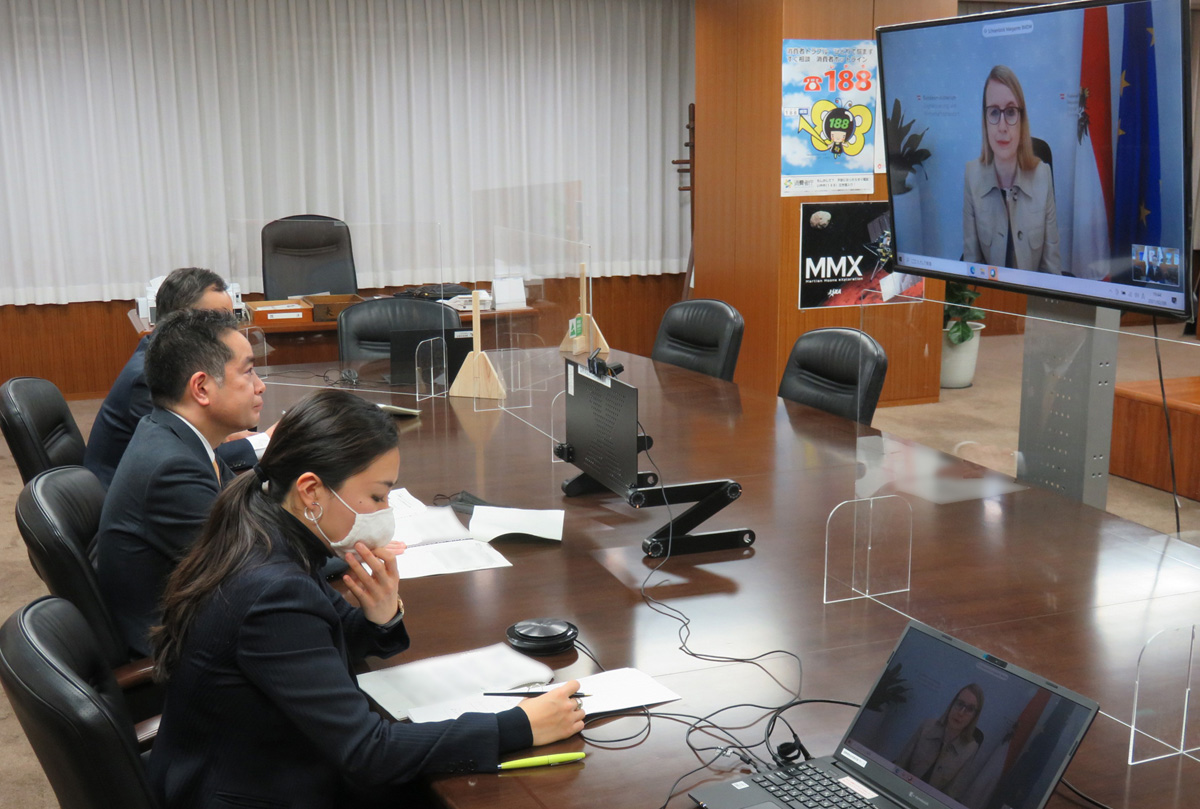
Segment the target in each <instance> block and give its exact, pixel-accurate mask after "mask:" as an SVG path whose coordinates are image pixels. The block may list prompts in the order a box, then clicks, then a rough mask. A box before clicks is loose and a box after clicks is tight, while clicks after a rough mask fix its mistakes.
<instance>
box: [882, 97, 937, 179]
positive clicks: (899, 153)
mask: <svg viewBox="0 0 1200 809" xmlns="http://www.w3.org/2000/svg"><path fill="white" fill-rule="evenodd" d="M915 123H916V121H915V120H914V121H908V122H907V123H905V121H904V111H903V110H902V109H901V108H900V99H896V100H895V102H893V104H892V114H891V115H889V116H887V121H886V124H885V125H886V126H887V144H888V173H889V175H890V177H889V184H890V186H891V189H892V194H893V195H894V196H898V195H900V194H905V193H907V192H909V191H911V190H912V187H911V186H910V185H909V184H908V175H910V174H912V173H913V172H914V171H916V169H917V166H920V165H921V164H922V163H924V162H925V161H926V160H928V159H929V157H930V155H931V152H930V151H929V150H928V149H922V148H921V141H922V140H923V139H924V137H925V133H926V132H928V131H929V130H928V129H925V130H923V131H922V132H920V133H919V134H916V135H910V134H909V131H910V130H911V129H912V128H913V124H915ZM924 170H925V169H924V167H922V168H921V171H924Z"/></svg>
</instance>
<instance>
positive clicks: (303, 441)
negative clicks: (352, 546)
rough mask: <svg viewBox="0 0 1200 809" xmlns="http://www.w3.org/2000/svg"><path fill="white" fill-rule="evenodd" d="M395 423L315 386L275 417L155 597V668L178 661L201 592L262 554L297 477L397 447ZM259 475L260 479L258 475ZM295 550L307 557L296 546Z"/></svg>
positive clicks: (349, 465) (338, 478) (342, 467)
mask: <svg viewBox="0 0 1200 809" xmlns="http://www.w3.org/2000/svg"><path fill="white" fill-rule="evenodd" d="M396 440H397V436H396V427H395V424H393V422H392V420H391V418H390V417H389V416H388V415H387V414H385V413H383V412H382V411H381V410H380V409H379V408H378V407H376V406H375V405H374V404H372V403H370V402H367V401H365V400H363V399H360V398H359V397H357V396H355V395H353V394H351V393H347V392H346V391H342V390H334V389H326V390H322V391H318V392H317V393H314V394H313V395H311V396H309V397H308V398H306V399H304V400H303V401H301V402H300V403H299V404H297V405H296V406H295V407H293V408H292V409H291V410H289V411H288V412H287V415H286V416H284V417H283V419H281V420H280V422H279V424H278V425H277V426H276V427H275V432H274V433H273V434H272V436H271V442H270V443H269V444H268V445H267V450H266V452H265V453H263V456H262V460H261V461H260V462H259V465H258V469H260V470H261V472H262V477H260V476H259V474H258V472H257V470H256V471H255V472H249V473H246V474H243V475H242V476H241V477H239V478H238V479H237V480H236V481H234V482H233V483H232V484H230V485H229V486H228V487H226V489H225V490H224V491H223V492H221V494H220V495H219V496H218V497H217V500H216V502H215V503H214V504H213V508H212V512H211V513H210V514H209V516H208V520H207V521H206V522H205V523H204V527H203V528H202V529H201V531H200V536H199V538H197V540H196V542H195V544H194V545H193V546H192V549H191V550H190V551H189V552H188V554H187V555H186V556H185V557H184V558H183V560H182V561H180V563H179V565H178V566H177V567H176V568H175V570H174V572H173V573H172V574H171V576H170V578H169V579H168V580H167V585H166V589H165V591H164V593H163V600H162V607H163V610H162V626H158V627H155V628H154V629H153V630H152V631H151V637H150V641H151V645H152V646H153V651H154V669H155V676H156V677H158V678H159V679H160V680H165V679H166V678H167V677H168V676H169V674H170V672H171V670H172V669H173V668H174V667H175V666H176V664H178V662H179V657H180V652H181V649H182V645H183V642H184V639H185V637H186V636H187V631H188V628H189V627H190V626H191V623H192V621H193V620H194V619H195V617H196V614H197V612H198V611H199V610H200V608H201V607H202V606H203V604H204V602H205V600H206V599H207V598H208V597H209V596H211V595H212V594H213V593H214V592H216V591H217V590H218V589H219V588H220V586H221V583H222V582H224V581H225V580H226V579H227V578H229V577H230V576H232V575H233V574H234V573H236V572H237V571H239V570H241V569H243V568H245V567H247V566H249V565H251V564H255V563H261V562H263V561H265V560H266V558H267V556H268V554H269V553H270V546H271V538H272V537H278V538H281V539H283V540H285V541H290V540H289V539H288V537H289V533H288V532H287V531H283V530H280V526H281V525H282V524H283V522H284V521H285V520H286V519H288V518H287V516H286V515H285V512H284V508H283V501H284V499H285V498H286V497H287V494H288V492H289V491H291V489H292V486H293V485H294V484H295V482H296V480H297V479H298V478H299V477H300V476H301V475H302V474H304V473H305V472H312V473H313V474H315V475H316V476H317V477H319V478H320V479H321V482H322V483H323V484H324V485H325V486H327V487H329V488H333V489H337V488H338V487H340V486H341V485H342V484H343V483H344V482H345V481H346V480H347V479H348V478H350V477H352V476H354V475H356V474H358V473H359V472H361V471H363V470H364V469H366V468H367V467H368V466H370V465H371V464H372V463H374V462H375V460H376V459H378V458H379V456H381V455H383V454H384V453H386V452H388V451H389V450H392V449H394V448H395V447H396ZM264 478H265V479H264ZM295 550H296V556H297V558H298V559H299V560H300V561H301V563H302V564H305V565H307V564H308V561H307V559H308V557H307V556H306V555H305V553H304V552H303V549H301V548H299V547H297V548H295Z"/></svg>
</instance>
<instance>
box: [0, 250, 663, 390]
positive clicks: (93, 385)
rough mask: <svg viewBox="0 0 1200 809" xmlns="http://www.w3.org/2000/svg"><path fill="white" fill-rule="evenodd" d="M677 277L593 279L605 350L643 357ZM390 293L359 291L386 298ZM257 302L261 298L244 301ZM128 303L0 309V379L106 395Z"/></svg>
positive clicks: (552, 309) (280, 358)
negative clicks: (0, 346) (28, 379)
mask: <svg viewBox="0 0 1200 809" xmlns="http://www.w3.org/2000/svg"><path fill="white" fill-rule="evenodd" d="M683 280H684V277H683V275H682V274H672V275H656V276H645V277H640V276H635V277H623V278H597V279H594V281H593V282H592V296H593V298H594V301H593V312H594V313H595V316H596V320H597V322H598V323H599V324H600V327H601V329H603V331H604V336H605V338H606V339H607V340H608V342H609V345H611V346H612V347H613V348H617V349H621V350H622V351H631V352H633V353H636V354H643V355H647V356H648V355H649V354H650V349H651V348H653V346H654V336H655V335H656V334H657V333H658V324H659V322H660V321H661V320H662V315H663V312H664V311H666V308H667V307H668V306H670V305H671V304H672V303H675V302H676V301H678V300H680V299H681V298H682V296H683ZM545 289H546V297H547V299H548V300H547V301H546V302H543V303H540V304H538V305H537V308H538V309H539V310H541V317H540V319H539V324H540V326H539V329H540V333H541V334H542V337H543V339H544V340H545V341H546V342H547V343H548V344H550V345H557V344H558V342H559V341H561V340H562V337H563V335H564V334H565V333H566V323H567V318H568V317H570V316H572V315H574V314H575V312H576V311H577V310H578V308H579V306H578V300H579V286H578V282H576V281H574V280H570V281H568V280H557V281H548V282H547V284H546V288H545ZM392 291H394V290H393V289H391V288H389V289H379V290H363V294H366V295H370V294H387V293H390V292H392ZM246 297H247V298H248V299H259V300H261V298H262V296H261V295H247V296H246ZM131 308H133V302H132V301H96V302H88V303H71V304H63V305H54V306H0V335H2V336H3V340H4V350H3V352H0V381H3V380H5V379H8V378H10V377H14V376H40V377H43V378H45V379H49V380H50V381H51V382H53V383H54V384H55V385H57V386H58V387H59V389H60V390H61V391H62V392H63V395H65V396H66V397H67V398H69V399H94V398H101V397H103V396H105V395H106V394H107V393H108V389H109V388H110V387H111V386H112V383H113V380H115V379H116V378H117V374H119V373H120V372H121V368H123V367H124V365H125V362H126V360H128V359H129V355H130V354H132V353H133V349H134V348H135V347H136V346H137V341H138V335H137V332H136V331H135V330H134V327H133V325H132V323H130V321H129V317H128V314H127V313H128V311H129V310H130V309H131ZM270 341H271V343H272V345H274V346H276V348H277V352H276V353H275V354H274V355H272V359H273V360H274V361H275V362H278V363H290V362H334V363H336V361H337V334H336V332H321V333H316V334H300V335H272V337H271V338H270Z"/></svg>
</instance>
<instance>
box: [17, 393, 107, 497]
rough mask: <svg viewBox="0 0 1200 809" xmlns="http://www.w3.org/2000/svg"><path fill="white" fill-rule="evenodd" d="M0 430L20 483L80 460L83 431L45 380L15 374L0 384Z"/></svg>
mask: <svg viewBox="0 0 1200 809" xmlns="http://www.w3.org/2000/svg"><path fill="white" fill-rule="evenodd" d="M0 430H3V432H4V438H5V439H6V440H7V441H8V448H9V450H11V451H12V456H13V460H15V461H16V462H17V470H18V471H19V472H20V473H21V482H22V483H28V482H29V481H30V480H31V479H32V478H33V476H34V475H36V474H37V473H39V472H44V471H45V470H47V469H53V468H54V467H56V466H68V465H71V464H81V463H83V453H84V449H85V447H86V445H85V444H84V442H83V434H82V433H80V432H79V427H78V425H76V424H75V417H74V416H73V415H71V409H70V408H69V407H67V400H66V399H64V398H63V395H62V393H61V392H60V391H59V389H58V388H57V387H56V386H55V384H54V383H53V382H50V381H48V380H46V379H38V378H37V377H35V376H15V377H13V378H12V379H10V380H8V381H7V382H5V383H4V384H3V385H0Z"/></svg>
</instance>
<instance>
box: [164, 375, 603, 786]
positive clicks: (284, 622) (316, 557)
mask: <svg viewBox="0 0 1200 809" xmlns="http://www.w3.org/2000/svg"><path fill="white" fill-rule="evenodd" d="M399 462H400V452H399V449H398V448H397V436H396V429H395V426H394V425H393V424H392V421H391V419H390V418H389V417H388V416H387V415H385V414H384V413H382V412H381V411H380V410H379V408H377V407H376V406H375V405H374V404H371V403H369V402H366V401H365V400H363V399H360V398H358V397H356V396H354V395H352V394H349V393H347V392H345V391H339V390H332V389H330V390H324V391H320V392H318V393H316V394H314V395H313V396H311V397H309V398H308V399H305V400H304V401H302V402H301V403H300V404H298V405H296V406H295V407H293V408H292V409H291V410H289V411H288V412H287V415H286V416H284V418H283V419H282V420H281V421H280V422H279V425H278V427H276V429H275V433H274V436H273V437H272V439H271V444H270V445H269V446H268V447H267V450H266V452H265V453H264V454H263V457H262V460H261V461H260V462H259V464H258V465H257V466H256V467H255V468H254V471H253V472H252V473H247V474H245V475H243V476H242V477H241V478H239V479H238V480H237V481H236V482H234V483H233V484H232V485H230V486H229V487H227V488H226V489H225V491H224V492H222V493H221V495H220V496H219V497H218V498H217V501H216V503H215V504H214V506H213V511H212V513H211V515H210V516H209V519H208V521H207V523H206V524H205V526H204V528H203V530H202V532H201V535H200V538H199V539H198V540H197V542H196V544H195V545H194V546H193V548H192V550H191V551H190V552H189V553H188V555H187V556H186V557H185V558H184V559H183V560H182V561H181V562H180V564H179V565H178V567H177V568H176V569H175V572H174V573H173V574H172V576H171V578H170V580H169V581H168V583H167V587H166V592H165V594H164V596H163V625H162V626H161V627H158V628H157V629H156V630H155V631H154V632H153V634H152V644H153V647H154V656H155V666H156V671H157V673H158V674H159V675H160V677H161V678H165V679H166V680H167V683H166V705H165V708H164V710H163V715H162V724H161V726H160V730H159V733H158V737H157V739H156V740H155V743H154V750H153V752H152V754H151V757H150V764H149V778H150V782H151V785H152V787H153V789H154V791H155V793H156V795H157V796H158V799H159V803H160V805H161V806H163V807H165V809H181V807H216V806H229V807H237V806H289V807H293V809H296V808H297V807H312V808H313V809H317V807H322V808H323V807H330V809H332V807H334V806H341V805H354V806H364V805H371V804H372V803H375V802H377V801H379V800H380V799H384V800H386V801H387V802H388V803H389V804H390V805H400V804H405V805H408V803H407V801H409V800H412V799H413V797H412V796H410V797H405V795H404V794H403V793H400V792H398V791H397V789H396V785H398V784H400V783H402V782H405V781H409V780H411V779H413V778H414V777H416V776H417V775H419V774H422V773H435V772H469V771H484V772H486V771H492V772H494V771H495V770H496V767H497V765H498V764H499V757H500V755H501V754H503V753H507V752H511V751H514V750H519V749H521V748H526V747H529V746H531V745H539V744H546V743H548V742H552V741H557V740H558V739H563V738H566V737H567V736H570V735H572V734H575V733H578V732H579V731H580V730H582V729H583V716H584V714H583V710H582V701H578V700H575V699H572V698H571V694H572V693H574V691H575V689H576V688H577V687H578V683H577V682H575V681H572V682H569V683H566V684H565V685H563V686H562V687H560V688H557V689H555V690H554V691H551V692H550V693H548V694H546V695H544V696H541V697H537V698H535V699H527V700H525V701H523V702H521V703H520V704H518V705H517V706H516V707H514V708H511V709H509V710H507V711H504V712H503V713H500V714H487V713H468V714H464V715H463V716H461V717H460V718H459V719H456V720H453V721H448V722H435V723H426V724H400V723H393V722H389V721H387V720H385V719H383V718H381V717H380V716H378V715H377V714H375V713H372V712H371V710H370V708H369V706H368V703H367V698H366V697H365V696H364V695H363V693H362V692H361V691H359V690H358V688H357V686H356V684H355V680H354V677H353V675H352V674H351V673H350V668H349V663H350V660H351V659H352V658H354V657H363V656H365V655H368V654H372V655H378V656H389V655H393V654H396V653H397V652H401V651H403V650H404V649H406V648H407V647H408V633H407V631H406V630H405V628H404V623H403V616H404V606H403V604H402V603H401V602H400V599H399V595H398V587H399V576H398V574H397V571H396V557H395V554H394V553H393V552H392V551H391V550H389V548H388V547H386V545H385V543H387V542H388V541H389V540H390V539H391V536H392V533H393V531H394V520H393V518H392V514H391V509H390V507H389V506H388V493H389V491H390V490H391V489H392V487H393V486H394V485H395V481H396V476H397V472H398V467H399ZM381 546H382V547H381ZM372 548H377V549H376V550H372ZM335 549H336V550H337V551H338V552H339V553H343V554H345V555H346V562H347V564H348V565H349V567H350V572H349V574H348V575H347V576H346V577H345V584H346V586H347V588H348V590H349V591H350V593H351V594H352V595H353V597H354V599H355V600H356V601H357V602H358V604H359V606H357V607H352V606H351V605H350V604H349V603H348V602H347V601H346V599H344V598H343V597H342V596H341V595H339V594H338V593H336V592H335V591H334V590H332V589H331V588H330V587H329V585H327V584H326V583H325V581H324V579H323V578H322V577H321V575H320V573H319V571H320V568H321V563H322V561H323V560H324V559H326V558H328V557H329V556H330V554H331V552H332V551H333V550H335ZM349 550H353V551H354V553H353V554H351V553H348V551H349ZM355 554H357V556H356V555H355ZM360 559H361V562H360ZM368 569H369V570H370V573H368Z"/></svg>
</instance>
